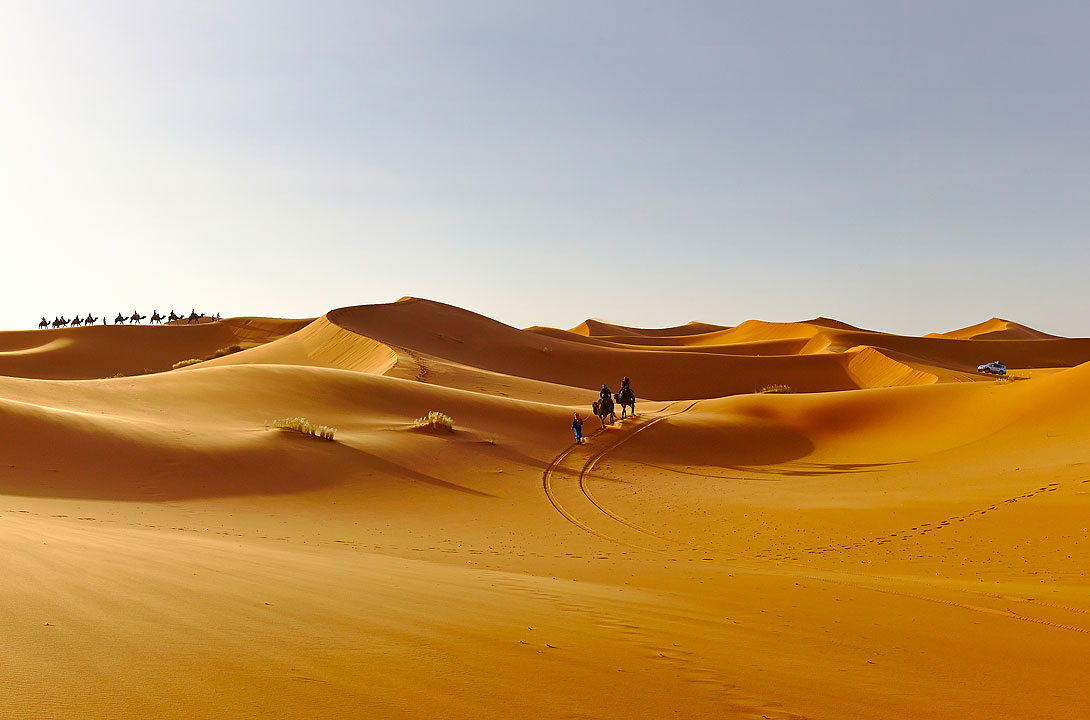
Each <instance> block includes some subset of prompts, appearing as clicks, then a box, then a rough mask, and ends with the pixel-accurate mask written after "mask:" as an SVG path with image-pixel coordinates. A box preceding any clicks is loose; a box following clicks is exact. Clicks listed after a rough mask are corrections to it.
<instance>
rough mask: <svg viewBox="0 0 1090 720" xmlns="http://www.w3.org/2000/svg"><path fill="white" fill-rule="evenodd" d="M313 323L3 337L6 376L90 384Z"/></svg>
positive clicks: (1, 368)
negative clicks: (89, 381) (78, 381)
mask: <svg viewBox="0 0 1090 720" xmlns="http://www.w3.org/2000/svg"><path fill="white" fill-rule="evenodd" d="M308 322H310V321H309V320H280V319H272V318H232V319H228V320H223V321H221V322H216V323H212V322H209V323H204V324H200V325H178V326H173V327H168V326H166V325H91V326H89V327H77V328H60V329H56V330H27V331H15V332H5V333H0V375H8V376H12V377H31V378H48V379H54V380H86V379H92V378H103V377H110V376H113V375H116V374H118V373H122V374H125V375H136V374H140V373H143V372H145V370H151V371H153V372H160V371H162V370H169V369H170V368H171V366H172V365H173V364H174V363H176V362H179V361H181V360H188V359H190V358H202V357H205V356H207V355H211V354H212V353H214V352H215V351H216V350H219V349H220V348H226V347H229V346H231V345H241V346H242V347H253V346H256V345H260V344H262V343H266V342H269V341H270V340H273V339H275V338H278V337H282V336H284V335H288V334H290V333H293V332H295V331H296V330H298V329H300V328H302V327H304V326H305V325H306V324H307V323H308Z"/></svg>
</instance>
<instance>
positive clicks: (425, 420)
mask: <svg viewBox="0 0 1090 720" xmlns="http://www.w3.org/2000/svg"><path fill="white" fill-rule="evenodd" d="M412 427H413V428H422V429H428V430H436V429H438V428H443V429H444V430H454V418H452V417H451V416H450V415H444V414H443V413H441V412H436V411H435V410H432V411H431V412H429V413H428V414H427V415H425V416H424V417H419V418H417V419H416V420H414V421H413V424H412Z"/></svg>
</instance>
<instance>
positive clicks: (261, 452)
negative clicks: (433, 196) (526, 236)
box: [0, 298, 1090, 719]
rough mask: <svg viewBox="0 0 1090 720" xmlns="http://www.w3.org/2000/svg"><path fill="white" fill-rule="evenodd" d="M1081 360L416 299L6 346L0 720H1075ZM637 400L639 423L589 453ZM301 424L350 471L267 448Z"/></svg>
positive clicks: (319, 453) (1087, 342)
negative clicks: (544, 320)
mask: <svg viewBox="0 0 1090 720" xmlns="http://www.w3.org/2000/svg"><path fill="white" fill-rule="evenodd" d="M235 345H237V346H239V347H240V348H241V349H240V350H238V351H237V352H231V353H230V354H226V355H223V356H222V357H218V358H214V359H209V360H205V361H203V362H200V363H197V364H193V365H189V366H187V367H182V368H179V369H177V370H171V369H170V368H171V367H172V366H173V365H174V364H175V363H177V362H179V361H182V360H187V359H190V358H197V359H200V358H205V357H212V356H213V355H214V354H216V351H217V350H222V349H224V348H229V347H231V346H235ZM992 360H1002V361H1004V362H1005V363H1006V364H1007V365H1008V367H1010V369H1011V371H1010V375H1011V376H1012V377H1011V379H1008V380H1004V381H996V380H995V379H994V378H991V377H988V376H984V375H980V374H978V373H977V372H976V367H977V365H978V364H980V363H983V362H987V361H992ZM1088 361H1090V339H1086V338H1062V337H1056V336H1052V335H1047V334H1045V333H1040V332H1038V331H1036V330H1033V329H1032V328H1028V327H1026V326H1024V325H1019V324H1017V323H1014V322H1010V321H1007V320H1000V319H994V318H993V319H991V320H988V321H986V322H983V323H980V324H978V325H974V326H971V327H968V328H963V329H960V330H954V331H951V332H946V333H936V334H931V335H927V336H925V337H908V336H899V335H891V334H886V333H881V332H876V331H871V330H864V329H861V328H856V327H853V326H851V325H848V324H846V323H843V322H839V321H836V320H830V319H826V318H816V319H813V320H809V321H803V322H794V323H770V322H761V321H755V320H751V321H746V322H743V323H741V324H740V325H737V326H735V327H728V326H721V325H711V324H707V323H690V324H688V325H683V326H678V327H673V328H663V329H646V328H633V327H625V326H620V325H614V324H609V323H606V322H602V321H598V320H587V321H585V322H583V323H581V324H580V325H578V326H576V327H574V328H572V329H570V330H561V329H555V328H544V327H533V328H529V329H525V330H522V329H517V328H513V327H510V326H507V325H504V324H502V323H499V322H496V321H494V320H491V319H489V318H487V317H484V316H482V315H478V314H475V313H472V312H468V311H466V310H462V309H459V308H455V307H452V306H449V305H444V304H441V303H436V302H431V301H427V300H420V299H415V298H405V299H403V300H401V301H399V302H396V303H391V304H385V305H369V306H359V307H349V308H341V309H337V310H332V311H330V312H329V313H327V314H326V315H324V316H323V317H320V318H317V319H303V320H281V319H271V318H233V319H228V320H224V321H222V322H216V323H206V324H201V325H193V326H186V325H175V326H155V327H148V326H143V327H129V326H116V327H115V326H93V327H87V328H70V329H59V330H40V331H25V332H5V333H0V438H3V446H2V447H3V456H2V458H0V551H2V552H3V554H4V557H5V558H6V561H5V568H4V570H5V573H4V575H5V582H4V583H3V585H2V586H0V611H2V612H0V618H2V620H0V631H2V632H0V650H2V651H3V652H4V657H7V658H9V659H10V663H9V665H10V666H11V669H10V671H8V673H7V675H6V677H5V679H4V681H3V682H0V708H3V709H4V713H3V714H4V715H5V717H12V718H17V719H22V718H38V717H49V718H84V717H111V718H145V717H149V716H158V717H162V718H182V717H209V718H239V717H278V718H311V717H328V718H341V717H343V718H354V717H380V718H384V717H409V716H432V717H451V718H461V717H465V718H470V717H472V718H481V717H485V718H490V717H494V718H501V717H502V718H506V717H512V716H517V715H522V716H526V717H545V718H562V717H591V718H634V717H635V718H644V717H647V718H652V717H655V718H658V717H670V716H673V717H724V718H760V717H766V718H780V719H782V718H844V717H852V718H905V717H920V718H923V717H928V718H995V717H1036V716H1040V715H1044V714H1047V715H1050V716H1051V715H1055V716H1058V717H1079V716H1081V714H1084V711H1085V709H1086V708H1087V707H1090V689H1088V687H1090V686H1087V684H1086V683H1084V682H1083V681H1082V678H1081V674H1082V669H1083V668H1085V667H1088V666H1090V593H1088V590H1090V587H1088V586H1090V576H1088V572H1090V568H1088V566H1087V562H1086V561H1087V558H1088V557H1090V556H1088V555H1087V547H1088V544H1090V533H1088V531H1087V527H1086V521H1085V519H1086V517H1087V516H1088V515H1087V513H1088V512H1090V454H1088V452H1087V447H1090V446H1088V445H1087V439H1088V437H1090V411H1088V410H1086V409H1085V408H1086V406H1087V401H1088V400H1090V362H1088ZM119 374H120V375H121V376H120V377H115V376H117V375H119ZM624 375H628V376H630V377H631V378H632V383H633V386H634V387H635V389H636V392H637V395H638V397H639V400H638V405H637V410H638V412H639V415H638V416H637V417H636V418H634V419H627V420H625V421H623V422H619V423H617V424H615V425H612V426H610V427H609V428H607V429H600V428H601V424H600V423H599V422H598V420H597V419H596V418H594V417H593V416H590V417H587V416H589V404H590V402H591V401H592V400H593V399H594V398H595V397H597V389H598V388H599V387H600V386H601V385H602V383H603V382H605V383H608V384H609V385H610V387H611V388H612V389H614V390H616V389H617V384H618V381H619V380H620V378H621V377H622V376H624ZM768 386H787V387H786V388H783V387H780V388H779V389H781V390H783V389H786V390H788V392H779V393H759V392H757V391H759V390H761V389H763V388H766V387H768ZM431 410H436V411H440V412H443V413H446V414H448V415H450V416H451V417H453V418H454V422H455V429H454V431H453V432H446V431H443V430H421V429H414V428H412V423H413V420H414V418H417V417H420V416H423V415H425V414H426V413H427V412H429V411H431ZM576 411H578V412H580V413H582V414H583V415H584V417H587V420H586V431H587V433H588V435H589V439H588V442H587V443H586V444H585V445H582V446H576V445H575V444H574V443H573V442H572V435H571V430H570V422H571V418H572V415H573V413H574V412H576ZM295 416H302V417H306V418H308V419H310V420H312V421H314V422H315V423H320V424H325V425H330V426H333V427H335V428H337V434H336V437H335V440H334V441H333V442H328V441H324V440H321V439H318V438H314V437H310V436H304V435H300V434H297V433H292V432H289V431H285V430H277V429H275V428H270V427H269V425H268V424H269V422H270V421H272V420H275V419H277V418H284V417H295Z"/></svg>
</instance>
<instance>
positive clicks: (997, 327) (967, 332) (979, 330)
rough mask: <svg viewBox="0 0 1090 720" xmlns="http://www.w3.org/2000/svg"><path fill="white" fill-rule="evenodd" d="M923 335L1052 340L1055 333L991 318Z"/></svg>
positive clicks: (974, 338)
mask: <svg viewBox="0 0 1090 720" xmlns="http://www.w3.org/2000/svg"><path fill="white" fill-rule="evenodd" d="M925 337H942V338H953V339H955V340H1054V339H1056V336H1055V335H1049V334H1048V333H1043V332H1041V331H1040V330H1034V329H1033V328H1031V327H1028V326H1026V325H1021V324H1019V323H1016V322H1011V321H1010V320H1003V319H1001V318H991V319H989V320H985V321H984V322H982V323H977V324H976V325H970V326H969V327H964V328H960V329H958V330H952V331H950V332H947V333H930V334H928V335H925Z"/></svg>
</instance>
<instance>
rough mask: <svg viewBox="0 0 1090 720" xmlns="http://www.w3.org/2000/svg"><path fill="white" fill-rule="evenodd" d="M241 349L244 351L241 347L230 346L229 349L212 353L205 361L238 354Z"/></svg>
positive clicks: (225, 348)
mask: <svg viewBox="0 0 1090 720" xmlns="http://www.w3.org/2000/svg"><path fill="white" fill-rule="evenodd" d="M241 349H242V346H241V345H228V346H227V347H224V348H220V349H219V350H217V351H216V352H214V353H212V354H211V355H209V356H208V357H206V358H205V360H215V359H216V358H221V357H223V356H224V355H231V354H232V353H237V352H238V351H239V350H241Z"/></svg>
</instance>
